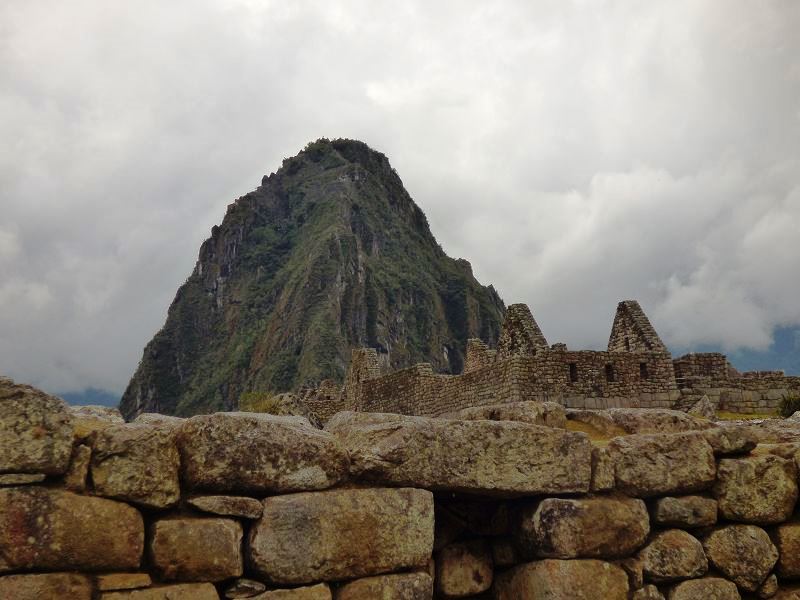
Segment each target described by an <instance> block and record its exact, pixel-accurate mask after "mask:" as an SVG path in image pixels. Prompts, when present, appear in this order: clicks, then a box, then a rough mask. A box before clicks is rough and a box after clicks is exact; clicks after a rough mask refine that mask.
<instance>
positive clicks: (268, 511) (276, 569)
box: [248, 488, 433, 585]
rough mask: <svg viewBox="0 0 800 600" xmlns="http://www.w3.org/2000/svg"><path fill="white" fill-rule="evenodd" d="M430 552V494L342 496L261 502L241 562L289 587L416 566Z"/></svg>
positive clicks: (349, 492)
mask: <svg viewBox="0 0 800 600" xmlns="http://www.w3.org/2000/svg"><path fill="white" fill-rule="evenodd" d="M432 550H433V495H432V494H431V493H430V492H428V491H425V490H416V489H408V488H399V489H386V488H373V489H346V490H329V491H324V492H311V493H301V494H289V495H285V496H274V497H271V498H267V499H265V500H264V513H263V515H262V516H261V519H259V520H258V521H256V522H255V523H254V525H253V527H252V529H251V531H250V537H249V543H248V559H249V562H250V566H251V568H252V569H253V570H254V571H255V572H256V573H258V574H260V575H261V576H262V577H266V578H267V580H269V581H272V582H274V583H278V584H290V585H293V584H303V583H313V582H317V581H337V580H344V579H355V578H357V577H366V576H369V575H379V574H381V573H389V572H394V571H400V570H403V569H407V568H411V567H418V566H424V565H425V564H426V562H427V560H428V558H429V557H430V555H431V552H432Z"/></svg>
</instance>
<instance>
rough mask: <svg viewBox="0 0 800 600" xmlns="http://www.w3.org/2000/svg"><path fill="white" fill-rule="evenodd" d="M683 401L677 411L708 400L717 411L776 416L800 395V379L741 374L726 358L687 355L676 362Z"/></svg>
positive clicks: (764, 373) (777, 373)
mask: <svg viewBox="0 0 800 600" xmlns="http://www.w3.org/2000/svg"><path fill="white" fill-rule="evenodd" d="M673 363H674V366H675V375H676V381H677V384H678V387H679V388H680V392H681V399H680V400H679V401H678V402H677V403H676V407H677V408H682V409H683V408H688V407H690V406H691V405H693V404H694V403H695V402H697V401H698V400H699V399H700V398H702V397H703V396H708V398H709V400H710V401H711V402H712V404H713V405H714V407H715V408H716V409H717V410H721V411H728V412H733V413H742V414H753V413H774V412H775V411H776V410H778V408H779V407H780V403H781V401H782V400H783V399H784V398H786V397H788V396H789V395H792V394H795V395H796V394H798V393H800V377H794V376H787V375H784V373H783V371H748V372H745V373H738V372H737V371H736V370H735V369H733V367H731V365H730V363H728V360H727V358H726V357H725V355H724V354H719V353H712V352H709V353H698V354H687V355H685V356H681V357H680V358H677V359H675V360H674V361H673Z"/></svg>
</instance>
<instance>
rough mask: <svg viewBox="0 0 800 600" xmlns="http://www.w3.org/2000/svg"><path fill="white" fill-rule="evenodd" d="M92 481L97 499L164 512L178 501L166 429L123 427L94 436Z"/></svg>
mask: <svg viewBox="0 0 800 600" xmlns="http://www.w3.org/2000/svg"><path fill="white" fill-rule="evenodd" d="M91 464H92V467H91V469H92V481H93V482H94V490H95V493H96V494H98V495H100V496H106V497H109V498H117V499H119V500H126V501H128V502H133V503H135V504H140V505H142V506H146V507H148V508H167V507H169V506H172V505H173V504H175V503H177V502H178V500H179V499H180V495H181V489H180V481H179V479H178V471H179V469H180V457H179V456H178V449H177V447H176V445H175V434H174V433H173V431H172V429H170V428H168V427H157V426H153V425H140V424H136V423H126V424H123V425H112V426H111V427H107V428H105V429H103V430H102V431H100V432H98V433H97V437H96V440H95V444H94V451H93V453H92V463H91Z"/></svg>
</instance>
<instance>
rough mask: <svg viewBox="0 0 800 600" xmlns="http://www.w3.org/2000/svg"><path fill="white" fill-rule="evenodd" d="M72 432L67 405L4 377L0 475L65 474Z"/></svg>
mask: <svg viewBox="0 0 800 600" xmlns="http://www.w3.org/2000/svg"><path fill="white" fill-rule="evenodd" d="M72 433H73V419H72V416H71V414H70V411H69V407H68V406H67V403H66V402H64V401H63V400H61V399H60V398H56V397H54V396H50V395H48V394H45V393H44V392H42V391H40V390H37V389H36V388H32V387H30V386H28V385H19V384H16V383H14V382H13V381H11V380H10V379H8V378H6V377H0V473H46V474H48V475H60V474H62V473H64V472H65V471H66V470H67V467H68V466H69V457H70V455H71V453H72Z"/></svg>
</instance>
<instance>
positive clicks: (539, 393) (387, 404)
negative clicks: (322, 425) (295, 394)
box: [301, 300, 800, 421]
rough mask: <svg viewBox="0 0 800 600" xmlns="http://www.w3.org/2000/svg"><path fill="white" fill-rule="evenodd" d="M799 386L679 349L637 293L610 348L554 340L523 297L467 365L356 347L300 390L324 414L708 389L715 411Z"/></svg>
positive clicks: (662, 396)
mask: <svg viewBox="0 0 800 600" xmlns="http://www.w3.org/2000/svg"><path fill="white" fill-rule="evenodd" d="M798 392H800V377H788V376H785V375H784V374H783V372H782V371H768V372H764V371H759V372H747V373H739V372H738V371H736V369H734V368H733V367H732V366H731V365H730V363H729V362H728V360H727V358H726V357H725V355H723V354H719V353H699V354H687V355H685V356H682V357H680V358H676V359H673V357H672V355H671V354H670V352H669V350H668V349H667V347H666V346H665V345H664V343H663V342H662V341H661V338H660V337H659V335H658V333H656V331H655V329H654V328H653V326H652V324H651V323H650V320H649V319H648V318H647V315H646V314H645V313H644V311H643V310H642V308H641V306H640V305H639V303H638V302H636V301H635V300H626V301H623V302H620V303H619V305H618V306H617V311H616V314H615V316H614V322H613V325H612V328H611V334H610V336H609V341H608V349H607V350H605V351H595V350H570V349H568V348H567V346H566V345H565V344H553V345H549V344H548V342H547V339H546V338H545V336H544V334H543V333H542V330H541V329H540V328H539V325H538V324H537V323H536V320H535V319H534V317H533V315H532V314H531V311H530V310H529V309H528V307H527V306H526V305H524V304H512V305H511V306H509V307H508V310H507V313H506V320H505V323H504V325H503V329H502V332H501V335H500V338H499V340H498V342H497V348H496V349H490V348H489V347H488V346H487V345H486V344H485V343H484V342H482V341H481V340H479V339H470V340H469V341H468V342H467V348H466V359H465V364H464V370H463V373H461V374H460V375H443V374H438V373H434V372H433V369H432V367H431V365H430V364H428V363H420V364H417V365H414V366H412V367H410V368H407V369H402V370H399V371H395V372H393V373H382V372H381V369H380V367H379V357H378V354H377V351H376V350H375V349H372V348H363V349H358V350H354V351H353V355H352V362H351V365H350V369H349V371H348V373H347V376H346V380H345V384H344V387H343V388H342V387H339V386H337V385H336V384H335V383H334V382H332V381H326V382H323V385H321V386H320V387H318V388H306V389H304V390H301V396H302V398H303V400H304V401H305V402H306V403H307V404H308V405H309V407H310V408H311V409H312V410H313V411H315V412H316V413H317V414H319V416H320V418H321V419H322V420H323V421H325V420H326V419H328V418H330V417H331V416H332V415H334V414H335V413H336V412H338V411H341V410H352V411H363V412H386V413H397V414H404V415H417V416H433V417H435V416H440V415H446V414H448V413H451V412H453V411H458V410H462V409H465V408H469V407H473V406H481V405H488V404H502V403H513V402H521V401H540V402H547V401H553V402H558V403H559V404H562V405H563V406H565V407H567V408H575V409H606V408H675V409H679V410H684V411H688V410H689V409H691V407H692V406H694V405H695V404H697V402H699V401H700V400H701V399H703V398H704V397H707V398H708V399H709V401H710V402H711V404H712V405H713V407H714V410H718V411H730V412H734V413H769V412H774V411H775V410H776V409H777V407H778V405H779V404H780V401H781V400H782V399H783V398H785V397H787V396H788V395H790V394H793V393H798Z"/></svg>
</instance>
